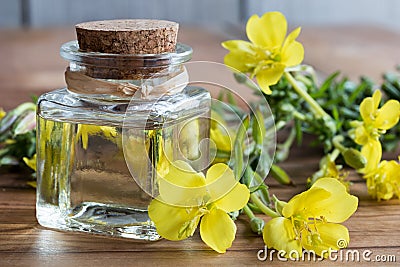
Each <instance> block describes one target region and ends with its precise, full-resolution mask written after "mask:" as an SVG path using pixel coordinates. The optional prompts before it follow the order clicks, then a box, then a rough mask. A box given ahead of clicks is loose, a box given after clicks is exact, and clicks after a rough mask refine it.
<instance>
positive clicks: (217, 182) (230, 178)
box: [206, 163, 238, 202]
mask: <svg viewBox="0 0 400 267" xmlns="http://www.w3.org/2000/svg"><path fill="white" fill-rule="evenodd" d="M237 183H238V182H237V181H236V179H235V176H234V174H233V171H232V170H231V169H230V168H229V167H228V165H226V164H223V163H217V164H214V165H213V166H211V168H209V169H208V171H207V174H206V184H207V190H208V192H209V194H210V197H211V199H210V200H209V201H210V202H213V201H216V200H218V199H220V198H222V197H224V196H225V195H226V194H227V193H228V192H230V191H231V190H232V188H233V187H235V186H236V185H237Z"/></svg>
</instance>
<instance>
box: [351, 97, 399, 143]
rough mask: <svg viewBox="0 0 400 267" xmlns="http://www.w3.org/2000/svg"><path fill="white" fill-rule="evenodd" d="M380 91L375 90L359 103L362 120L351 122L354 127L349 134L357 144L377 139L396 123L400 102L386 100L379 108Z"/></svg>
mask: <svg viewBox="0 0 400 267" xmlns="http://www.w3.org/2000/svg"><path fill="white" fill-rule="evenodd" d="M381 96H382V94H381V92H380V91H379V90H376V91H375V92H374V94H373V95H372V97H367V98H365V99H364V100H363V101H362V102H361V104H360V115H361V118H362V120H363V121H362V122H360V121H356V122H352V126H353V127H354V128H355V129H354V130H353V131H352V132H351V134H352V135H353V136H354V141H355V142H356V143H357V144H359V145H366V144H367V143H369V142H371V141H373V140H378V138H379V136H380V135H381V134H384V133H385V132H386V130H388V129H390V128H392V127H393V126H395V125H396V124H397V122H398V121H399V117H400V103H399V101H397V100H393V99H391V100H389V101H387V102H386V103H385V104H384V105H383V106H382V107H381V108H378V107H379V104H380V102H381Z"/></svg>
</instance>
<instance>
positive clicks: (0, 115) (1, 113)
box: [0, 108, 6, 120]
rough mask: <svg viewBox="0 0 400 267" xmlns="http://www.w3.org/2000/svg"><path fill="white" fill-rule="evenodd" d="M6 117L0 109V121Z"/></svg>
mask: <svg viewBox="0 0 400 267" xmlns="http://www.w3.org/2000/svg"><path fill="white" fill-rule="evenodd" d="M5 116H6V112H5V111H4V109H3V108H0V120H1V119H2V118H4V117H5Z"/></svg>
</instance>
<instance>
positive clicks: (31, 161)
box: [22, 154, 36, 171]
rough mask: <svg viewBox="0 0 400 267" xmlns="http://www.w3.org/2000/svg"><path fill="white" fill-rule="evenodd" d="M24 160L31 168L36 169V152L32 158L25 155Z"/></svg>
mask: <svg viewBox="0 0 400 267" xmlns="http://www.w3.org/2000/svg"><path fill="white" fill-rule="evenodd" d="M22 160H23V161H24V162H25V164H26V165H27V166H28V167H29V168H31V169H32V170H34V171H36V154H35V155H33V157H32V158H27V157H23V158H22Z"/></svg>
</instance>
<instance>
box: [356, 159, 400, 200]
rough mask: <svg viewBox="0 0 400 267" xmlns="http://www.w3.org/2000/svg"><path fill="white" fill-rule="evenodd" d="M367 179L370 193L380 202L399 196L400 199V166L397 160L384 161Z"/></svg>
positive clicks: (366, 176)
mask: <svg viewBox="0 0 400 267" xmlns="http://www.w3.org/2000/svg"><path fill="white" fill-rule="evenodd" d="M364 178H366V179H367V188H368V193H369V194H370V195H371V196H372V197H373V198H374V199H377V200H378V201H379V200H382V199H383V200H388V199H391V198H393V197H394V196H397V197H398V198H400V164H399V162H396V161H395V160H391V161H386V160H384V161H382V162H380V163H379V166H378V167H377V168H376V169H375V170H374V171H372V172H370V173H369V174H367V175H365V176H364Z"/></svg>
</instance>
